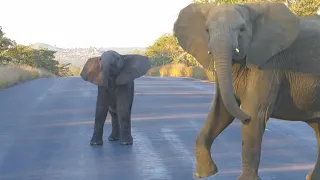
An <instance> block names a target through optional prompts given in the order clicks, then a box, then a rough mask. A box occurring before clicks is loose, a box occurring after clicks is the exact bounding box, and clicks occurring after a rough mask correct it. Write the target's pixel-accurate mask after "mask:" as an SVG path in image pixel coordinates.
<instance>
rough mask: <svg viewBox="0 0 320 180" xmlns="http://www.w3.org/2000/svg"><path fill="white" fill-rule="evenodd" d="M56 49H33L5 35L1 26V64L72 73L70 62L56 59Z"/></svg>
mask: <svg viewBox="0 0 320 180" xmlns="http://www.w3.org/2000/svg"><path fill="white" fill-rule="evenodd" d="M54 53H55V51H50V50H47V49H33V48H31V47H30V46H25V45H21V44H17V43H16V42H15V41H13V40H11V39H10V38H8V37H5V33H4V32H3V31H2V27H1V26H0V65H7V64H10V63H13V64H25V65H29V66H32V67H35V68H44V69H47V70H49V71H50V72H51V73H53V74H55V75H57V76H69V75H72V74H71V71H70V69H69V65H70V64H60V63H59V62H58V61H56V60H54V58H55V56H54Z"/></svg>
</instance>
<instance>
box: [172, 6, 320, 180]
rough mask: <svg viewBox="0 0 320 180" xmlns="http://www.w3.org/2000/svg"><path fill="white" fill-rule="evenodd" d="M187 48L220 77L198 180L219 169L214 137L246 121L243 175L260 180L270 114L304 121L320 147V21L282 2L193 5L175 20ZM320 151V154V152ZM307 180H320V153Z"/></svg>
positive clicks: (200, 142) (199, 151) (199, 144)
mask: <svg viewBox="0 0 320 180" xmlns="http://www.w3.org/2000/svg"><path fill="white" fill-rule="evenodd" d="M174 34H175V36H176V37H177V39H178V42H179V44H180V45H181V46H182V48H183V49H184V50H185V51H187V52H188V53H190V54H191V55H193V56H194V57H195V58H196V59H197V61H199V63H200V64H202V65H203V67H205V68H207V69H210V70H212V71H214V72H215V74H216V87H217V92H216V96H215V99H214V102H213V105H212V107H211V110H210V112H209V114H208V116H207V119H206V121H205V123H204V125H203V127H202V129H201V131H200V133H199V134H198V136H197V140H196V144H195V153H196V169H195V172H194V176H195V177H197V178H201V177H208V176H211V175H213V174H215V173H217V172H218V170H217V167H216V165H215V163H214V162H213V161H212V158H211V152H210V151H211V145H212V143H213V141H214V139H215V138H216V137H217V136H218V135H219V134H220V133H221V132H222V131H223V130H224V129H225V128H227V127H228V126H229V125H230V123H232V122H233V120H234V119H235V118H237V119H239V120H242V122H243V124H242V173H241V175H240V176H239V177H238V180H258V179H260V177H259V175H258V167H259V163H260V154H261V143H262V137H263V134H264V130H265V126H266V122H267V120H268V119H269V118H270V117H273V118H277V119H283V120H291V121H304V122H306V123H308V124H309V125H310V126H311V127H312V128H313V129H314V131H315V132H316V137H317V140H318V143H319V142H320V131H319V128H320V126H319V124H320V89H319V87H320V51H319V48H320V24H319V21H315V20H308V19H300V18H298V17H297V16H296V15H294V14H293V13H292V12H291V11H290V10H289V9H288V8H287V7H286V6H285V5H284V4H282V3H250V4H220V5H212V4H190V5H188V6H186V7H184V8H183V9H182V10H181V11H180V12H179V15H178V18H177V20H176V22H175V23H174ZM319 152H320V149H319ZM319 152H318V158H317V162H316V164H315V167H314V169H313V171H311V172H310V173H309V174H308V175H307V177H306V179H308V180H316V179H317V180H318V179H320V154H319Z"/></svg>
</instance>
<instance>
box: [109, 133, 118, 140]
mask: <svg viewBox="0 0 320 180" xmlns="http://www.w3.org/2000/svg"><path fill="white" fill-rule="evenodd" d="M119 139H120V137H119V133H115V132H111V134H110V136H109V137H108V140H109V141H118V140H119Z"/></svg>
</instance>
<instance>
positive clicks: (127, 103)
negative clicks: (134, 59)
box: [116, 83, 134, 145]
mask: <svg viewBox="0 0 320 180" xmlns="http://www.w3.org/2000/svg"><path fill="white" fill-rule="evenodd" d="M116 93H117V115H118V121H119V125H120V144H121V145H131V144H132V143H133V138H132V136H131V108H132V102H133V96H134V84H133V83H131V84H126V85H121V86H118V87H117V90H116Z"/></svg>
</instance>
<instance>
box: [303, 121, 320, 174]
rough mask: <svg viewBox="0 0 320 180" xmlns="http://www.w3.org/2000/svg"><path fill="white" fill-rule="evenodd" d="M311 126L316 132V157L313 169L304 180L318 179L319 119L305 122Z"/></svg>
mask: <svg viewBox="0 0 320 180" xmlns="http://www.w3.org/2000/svg"><path fill="white" fill-rule="evenodd" d="M307 123H308V125H309V126H311V127H312V129H313V130H314V132H315V134H316V139H317V144H318V157H317V161H316V164H315V166H314V168H313V170H312V171H311V172H310V173H309V174H308V175H307V177H306V180H319V179H320V157H319V156H320V119H317V120H316V121H313V122H307Z"/></svg>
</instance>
